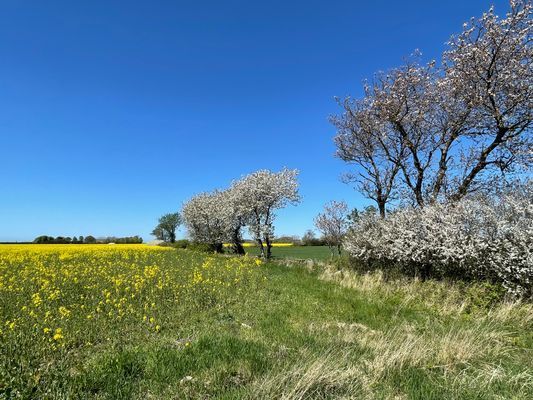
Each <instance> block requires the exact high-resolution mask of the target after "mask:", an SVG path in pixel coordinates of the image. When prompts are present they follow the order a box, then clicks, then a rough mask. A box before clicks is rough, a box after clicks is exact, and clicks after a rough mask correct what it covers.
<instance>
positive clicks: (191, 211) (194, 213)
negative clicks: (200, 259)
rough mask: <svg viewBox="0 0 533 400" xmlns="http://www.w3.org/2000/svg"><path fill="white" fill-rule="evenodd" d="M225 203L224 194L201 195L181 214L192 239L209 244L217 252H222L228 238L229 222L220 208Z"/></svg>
mask: <svg viewBox="0 0 533 400" xmlns="http://www.w3.org/2000/svg"><path fill="white" fill-rule="evenodd" d="M223 202H224V193H223V192H220V191H214V192H211V193H200V194H197V195H196V196H194V197H193V198H191V199H190V200H189V201H187V202H186V203H185V204H184V205H183V208H182V212H181V214H182V217H183V221H184V223H185V226H186V227H187V231H188V234H189V236H190V237H191V239H192V240H193V241H196V242H200V243H207V244H209V245H210V246H211V247H212V249H213V250H214V251H216V252H222V247H223V243H224V242H225V240H226V239H227V237H228V228H227V221H226V219H225V216H224V213H223V212H221V208H220V207H219V205H220V204H222V203H223ZM222 209H223V208H222Z"/></svg>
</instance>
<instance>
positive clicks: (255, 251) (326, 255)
mask: <svg viewBox="0 0 533 400" xmlns="http://www.w3.org/2000/svg"><path fill="white" fill-rule="evenodd" d="M245 250H246V253H248V254H250V255H253V256H258V255H259V254H260V250H259V248H258V247H246V248H245ZM272 256H273V258H274V260H275V259H283V258H295V259H301V260H305V259H311V260H329V259H330V258H331V251H330V249H329V247H328V246H287V247H276V246H274V247H273V248H272Z"/></svg>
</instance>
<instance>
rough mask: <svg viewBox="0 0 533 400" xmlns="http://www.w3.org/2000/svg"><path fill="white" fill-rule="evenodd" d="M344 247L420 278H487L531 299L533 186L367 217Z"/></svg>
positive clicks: (357, 255) (362, 257)
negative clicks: (380, 216)
mask: <svg viewBox="0 0 533 400" xmlns="http://www.w3.org/2000/svg"><path fill="white" fill-rule="evenodd" d="M344 247H345V249H346V251H347V252H348V253H349V254H350V255H351V256H352V257H354V258H356V259H358V260H360V261H362V262H366V263H372V262H378V263H379V264H380V265H381V266H382V267H383V266H391V267H392V266H399V267H401V268H402V269H404V271H406V272H408V273H411V274H413V275H420V276H422V277H431V276H452V277H458V278H461V279H465V278H466V279H487V280H491V281H493V282H499V283H501V284H502V285H503V287H505V288H506V289H507V290H508V291H509V292H510V293H511V294H514V295H516V296H522V297H532V296H533V184H532V182H531V181H530V182H528V183H527V184H525V185H523V186H515V187H514V188H512V189H509V188H508V189H506V190H503V191H501V192H500V193H498V194H497V195H492V196H481V195H479V196H470V197H465V198H463V199H461V200H459V201H457V202H449V203H445V204H439V203H435V204H433V205H427V206H426V207H424V208H403V209H399V210H396V211H394V212H391V213H390V214H389V215H388V217H387V218H385V219H382V218H379V216H377V215H375V214H365V215H364V216H362V217H361V218H360V219H359V221H358V222H357V223H356V224H355V226H354V227H353V228H352V230H351V231H350V233H349V234H348V235H347V238H346V240H345V242H344Z"/></svg>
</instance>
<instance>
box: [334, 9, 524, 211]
mask: <svg viewBox="0 0 533 400" xmlns="http://www.w3.org/2000/svg"><path fill="white" fill-rule="evenodd" d="M531 10H532V6H531V2H530V1H512V2H511V10H510V12H509V13H508V14H507V15H506V16H505V18H499V17H498V16H497V15H495V14H494V11H493V10H492V9H490V10H489V11H488V12H487V13H485V14H483V16H482V17H481V18H479V19H472V20H471V21H470V22H469V23H466V24H464V27H463V31H462V32H461V33H460V34H459V35H457V36H453V37H452V38H451V40H450V41H449V43H448V49H447V51H446V52H445V53H444V55H443V60H442V63H441V65H440V66H437V64H436V63H435V62H430V63H429V64H428V65H420V63H419V62H417V61H416V60H415V61H413V60H410V61H408V62H407V63H406V64H405V65H404V66H402V67H399V68H397V69H394V70H392V71H389V72H388V73H382V74H379V75H377V76H376V77H375V79H374V80H373V82H372V83H371V84H367V85H365V96H364V98H363V99H360V100H352V99H350V98H347V99H344V101H342V102H341V104H342V106H343V109H344V112H343V113H342V114H341V115H339V116H336V117H334V118H333V123H334V124H335V126H336V127H337V131H338V132H337V136H336V137H335V142H336V144H337V156H338V157H340V158H341V159H343V160H345V161H348V162H352V163H355V164H357V165H358V166H359V168H358V170H357V173H356V174H354V175H353V176H355V177H356V180H357V181H358V182H359V183H360V186H361V188H362V191H363V193H365V194H366V195H367V196H368V197H369V198H371V199H373V200H375V201H376V203H377V205H378V208H379V210H380V212H381V215H382V216H384V215H385V205H386V203H387V202H390V201H391V200H392V199H394V194H395V193H400V194H402V195H403V196H402V198H403V199H407V200H409V201H410V202H412V203H413V204H414V205H417V206H419V207H423V206H425V205H426V204H428V203H435V202H436V201H439V200H442V199H452V200H455V201H456V200H459V199H461V198H463V197H464V196H465V195H467V194H469V193H472V192H475V191H478V190H480V189H482V188H487V187H489V186H490V185H488V182H490V181H491V180H492V179H494V178H495V177H496V176H497V174H509V173H512V172H514V171H516V170H519V169H520V168H526V169H528V168H531V161H532V160H531V151H530V149H531V147H532V145H533V143H532V138H531V126H532V122H533V115H532V114H533V111H532V110H533V73H532V72H533V60H532V55H533V50H532V46H531V35H532V33H533V32H532V27H533V25H532V19H531Z"/></svg>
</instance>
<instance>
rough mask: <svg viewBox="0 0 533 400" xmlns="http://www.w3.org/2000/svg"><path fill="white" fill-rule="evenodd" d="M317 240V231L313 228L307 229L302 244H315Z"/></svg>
mask: <svg viewBox="0 0 533 400" xmlns="http://www.w3.org/2000/svg"><path fill="white" fill-rule="evenodd" d="M317 240H318V239H317V237H316V234H315V232H314V231H313V230H311V229H308V230H306V231H305V233H304V235H303V236H302V244H303V245H304V246H314V245H315V243H316V241H317Z"/></svg>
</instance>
